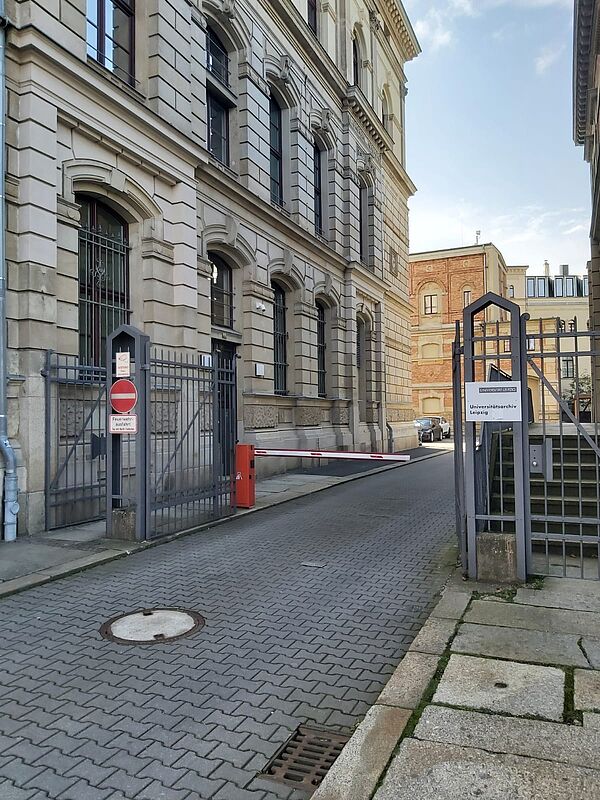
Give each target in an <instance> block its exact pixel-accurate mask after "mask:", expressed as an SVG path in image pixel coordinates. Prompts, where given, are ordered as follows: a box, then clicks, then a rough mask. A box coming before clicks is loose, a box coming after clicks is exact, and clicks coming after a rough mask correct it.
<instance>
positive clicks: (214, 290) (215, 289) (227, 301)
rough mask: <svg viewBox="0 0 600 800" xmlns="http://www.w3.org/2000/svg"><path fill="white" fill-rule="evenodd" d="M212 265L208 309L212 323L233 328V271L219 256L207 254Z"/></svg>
mask: <svg viewBox="0 0 600 800" xmlns="http://www.w3.org/2000/svg"><path fill="white" fill-rule="evenodd" d="M208 258H209V260H210V261H211V262H212V265H213V272H212V280H211V284H210V310H211V320H212V323H213V325H221V326H222V327H224V328H233V273H232V270H231V267H230V266H229V264H226V263H225V261H223V259H222V258H221V257H220V256H217V255H214V254H213V253H209V254H208Z"/></svg>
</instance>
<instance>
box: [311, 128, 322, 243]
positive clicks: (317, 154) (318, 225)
mask: <svg viewBox="0 0 600 800" xmlns="http://www.w3.org/2000/svg"><path fill="white" fill-rule="evenodd" d="M313 183H314V204H315V231H316V233H318V234H319V236H323V233H324V221H325V215H324V213H323V152H322V151H321V149H320V148H319V145H318V144H317V143H316V142H315V144H314V146H313Z"/></svg>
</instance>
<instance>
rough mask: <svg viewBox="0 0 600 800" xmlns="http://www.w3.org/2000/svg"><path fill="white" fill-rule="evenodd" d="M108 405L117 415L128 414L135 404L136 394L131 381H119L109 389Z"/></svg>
mask: <svg viewBox="0 0 600 800" xmlns="http://www.w3.org/2000/svg"><path fill="white" fill-rule="evenodd" d="M109 397H110V404H111V406H112V407H113V408H114V410H115V411H117V412H118V413H119V414H129V412H130V411H133V409H134V408H135V404H136V403H137V399H138V393H137V389H136V388H135V384H134V383H133V381H128V380H126V379H121V380H118V381H115V382H114V383H113V385H112V386H111V387H110V395H109Z"/></svg>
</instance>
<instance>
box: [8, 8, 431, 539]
mask: <svg viewBox="0 0 600 800" xmlns="http://www.w3.org/2000/svg"><path fill="white" fill-rule="evenodd" d="M114 2H115V3H116V0H114ZM113 5H114V3H111V2H107V3H106V8H108V7H111V8H112V7H113ZM117 5H118V3H117ZM316 6H317V9H316V20H315V27H316V32H314V31H313V30H312V29H311V27H310V26H309V25H308V24H307V20H308V13H309V8H308V4H307V0H294V1H293V2H292V1H291V0H273V2H262V0H260V1H259V2H254V3H251V2H249V0H169V1H168V2H167V0H147V2H144V3H136V12H135V19H134V20H133V21H132V27H131V40H130V50H131V52H132V54H133V55H132V59H131V62H130V64H129V66H128V70H123V69H122V64H121V67H120V68H117V66H116V62H117V61H118V60H119V58H120V59H121V61H122V57H121V56H118V54H117V55H114V56H113V58H114V62H111V61H110V60H109V59H108V58H106V57H105V56H104V55H103V56H102V57H100V55H99V53H98V51H95V50H94V48H93V46H92V45H93V42H92V43H90V33H89V31H90V25H89V24H88V26H87V31H88V32H87V34H86V23H89V22H90V20H89V19H88V20H86V13H87V14H88V15H89V14H90V11H89V9H90V8H93V9H97V8H99V7H104V4H103V3H100V4H95V3H93V2H92V3H88V2H86V0H69V2H61V3H59V2H50V3H49V2H48V1H47V0H20V2H16V0H7V3H6V11H7V15H8V18H9V20H10V27H9V30H8V45H7V84H8V121H7V143H8V171H7V188H6V193H7V200H8V239H7V260H8V311H9V323H8V324H9V328H8V331H9V369H10V373H11V380H10V386H9V396H10V426H11V430H10V435H11V437H12V438H13V440H14V444H15V446H16V447H17V449H18V456H19V462H20V465H21V466H20V471H19V477H20V490H21V508H22V511H21V517H20V521H19V524H20V532H21V533H23V532H26V531H29V532H34V531H38V530H42V529H43V528H44V525H45V521H44V513H43V506H44V459H43V457H42V451H41V443H42V442H43V441H44V438H45V429H44V381H43V377H42V374H41V372H42V370H43V365H44V357H45V351H46V350H47V349H52V350H55V351H57V352H59V353H65V354H70V355H73V356H77V355H78V353H79V352H80V346H81V345H80V333H81V331H80V327H81V322H80V310H81V276H80V266H81V247H82V245H81V235H80V234H81V230H82V225H83V223H82V218H81V207H82V206H81V203H82V198H86V199H88V200H89V199H91V200H93V201H94V202H98V203H100V204H101V207H102V208H106V209H110V210H112V211H113V212H114V213H115V214H116V215H118V217H119V218H120V219H121V220H122V221H123V224H124V225H125V226H126V228H127V262H128V270H129V276H130V281H129V287H130V288H129V297H128V303H129V309H130V311H128V312H127V313H128V314H129V316H128V319H129V321H130V322H131V323H132V324H133V325H136V326H138V327H140V328H141V329H142V330H143V331H144V332H145V333H147V334H148V335H149V336H150V337H151V341H152V342H153V344H154V345H156V346H159V347H164V348H169V349H171V350H175V351H177V352H179V353H211V352H213V351H214V349H215V347H218V346H219V345H220V344H221V343H223V342H225V343H227V345H228V346H229V347H230V348H235V349H236V353H237V355H238V356H239V357H240V358H239V360H238V421H237V436H238V438H239V440H240V441H245V442H252V443H256V444H259V445H262V446H279V447H317V446H318V447H320V448H329V449H337V448H344V449H352V448H356V449H364V450H368V449H374V450H387V449H388V448H389V447H394V448H395V449H400V448H403V447H406V446H410V445H412V444H414V442H415V434H414V430H413V428H412V424H411V420H412V417H413V411H412V398H411V390H410V380H411V379H410V367H409V358H410V321H409V317H410V305H409V295H408V212H407V201H408V198H409V196H410V195H411V194H412V193H413V192H414V186H413V184H412V182H411V181H410V179H409V177H408V175H407V172H406V165H405V155H404V101H405V84H406V79H405V76H404V73H403V65H404V63H405V62H406V61H408V60H409V59H411V58H413V57H415V56H416V55H417V54H418V52H419V50H418V44H417V41H416V39H415V36H414V33H413V31H412V29H411V26H410V23H409V21H408V19H407V17H406V14H405V12H404V9H403V8H402V5H401V3H400V2H398V1H397V0H336V1H335V2H329V3H320V2H319V3H317V4H316ZM94 13H96V12H95V11H94ZM103 13H108V12H103ZM92 21H94V20H92ZM104 24H105V25H108V22H107V21H106V20H105V21H104ZM119 25H121V28H120V29H119ZM211 32H212V34H211ZM113 35H114V38H115V39H119V36H120V37H121V38H123V22H122V20H121V22H120V23H119V24H117V26H116V27H115V29H114V31H113ZM211 35H215V36H216V37H218V41H219V43H220V45H222V47H223V49H224V51H225V61H224V62H223V63H225V62H226V64H227V80H221V81H220V85H219V86H217V85H216V83H215V77H217V78H218V77H221V78H222V77H223V76H222V75H221V76H219V75H218V70H217V69H216V68H215V63H220V62H219V61H218V59H217V62H215V61H214V59H213V55H212V54H211V52H212V51H211V50H210V47H211V45H210V43H209V37H210V36H211ZM86 37H87V41H86ZM99 46H100V45H99ZM116 52H117V51H116V50H115V53H116ZM357 56H358V57H357ZM119 63H121V62H119ZM217 83H219V81H217ZM215 98H217V99H218V103H217V107H218V108H225V109H226V111H225V112H224V116H223V119H225V118H226V120H225V121H224V122H223V125H224V126H225V130H226V134H225V136H226V138H227V148H226V149H227V156H226V157H223V155H222V153H221V155H220V156H218V155H217V156H216V155H215V148H214V147H213V146H212V145H211V143H210V141H209V138H210V137H211V136H213V137H216V133H215V131H214V130H213V127H214V125H213V123H212V122H210V121H209V120H212V119H213V114H214V107H215V106H214V104H215V102H216V101H215ZM270 98H274V99H275V100H276V102H277V104H278V106H279V108H280V112H281V144H282V147H281V151H282V153H281V162H282V163H281V176H282V184H281V195H282V196H281V198H280V202H273V200H272V194H273V190H272V177H273V166H272V159H273V156H272V150H273V147H272V145H273V139H272V118H270V102H271V101H270ZM211 102H212V103H213V106H211V105H210V104H211ZM209 107H210V108H212V109H213V111H209ZM209 129H210V130H209ZM315 146H316V147H317V148H318V151H319V153H320V164H321V167H320V180H321V196H322V205H321V214H322V222H321V225H320V226H318V227H319V230H316V227H317V226H316V206H315V200H314V197H315V181H316V178H315V175H316V167H315V163H314V158H315V155H314V154H315ZM270 179H271V183H270ZM216 257H219V258H220V259H222V260H223V261H224V262H225V263H226V264H227V266H228V268H230V269H231V280H232V287H231V289H232V305H233V309H232V317H231V324H227V325H221V324H215V320H214V315H212V314H211V281H212V280H213V274H214V259H215V258H216ZM78 264H79V265H80V266H78ZM273 282H276V284H277V285H278V286H280V287H282V288H283V289H284V291H285V298H286V315H287V317H286V322H287V326H286V327H287V393H286V394H285V395H282V394H276V393H275V388H276V387H275V376H274V311H273V308H274V306H273V303H274V292H273ZM317 302H319V303H321V305H322V306H323V307H324V309H325V336H326V361H325V368H326V374H325V378H324V381H325V388H326V391H325V392H319V386H318V378H317V373H318V356H317V307H316V303H317ZM359 333H360V335H361V336H363V339H364V341H363V343H362V351H361V357H360V363H358V355H357V336H358V335H359ZM319 394H321V395H323V394H324V395H325V396H319ZM264 468H265V469H267V470H268V469H269V467H266V466H265V467H264ZM271 468H272V469H281V468H282V465H281V464H279V465H277V464H274V465H272V467H271Z"/></svg>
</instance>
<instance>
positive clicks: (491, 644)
mask: <svg viewBox="0 0 600 800" xmlns="http://www.w3.org/2000/svg"><path fill="white" fill-rule="evenodd" d="M579 638H580V637H578V636H568V635H567V634H565V633H545V632H542V631H528V630H524V629H522V628H504V627H498V626H495V625H472V624H470V623H465V624H464V625H461V626H460V628H459V630H458V633H457V635H456V637H455V639H454V641H453V642H452V648H451V649H452V650H453V651H454V652H457V653H473V654H474V655H482V656H491V657H499V658H510V659H514V660H515V661H527V662H531V663H534V664H564V665H565V666H570V667H588V666H589V663H588V660H587V658H586V657H585V656H584V654H583V652H582V651H581V648H580V647H579Z"/></svg>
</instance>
